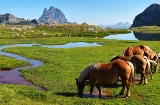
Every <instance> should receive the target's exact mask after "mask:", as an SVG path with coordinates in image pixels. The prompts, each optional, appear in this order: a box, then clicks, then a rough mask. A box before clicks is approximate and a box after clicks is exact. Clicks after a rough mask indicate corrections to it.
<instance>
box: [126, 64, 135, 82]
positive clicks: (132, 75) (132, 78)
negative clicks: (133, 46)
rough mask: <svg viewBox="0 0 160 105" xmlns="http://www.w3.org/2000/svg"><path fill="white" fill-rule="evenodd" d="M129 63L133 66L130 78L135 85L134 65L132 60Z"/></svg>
mask: <svg viewBox="0 0 160 105" xmlns="http://www.w3.org/2000/svg"><path fill="white" fill-rule="evenodd" d="M127 63H128V65H129V66H130V67H131V73H130V76H129V80H130V81H131V82H132V84H133V85H134V84H135V79H134V66H133V64H132V63H131V62H128V61H127Z"/></svg>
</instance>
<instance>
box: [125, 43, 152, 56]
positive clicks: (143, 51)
mask: <svg viewBox="0 0 160 105" xmlns="http://www.w3.org/2000/svg"><path fill="white" fill-rule="evenodd" d="M150 51H152V50H151V49H150V48H149V47H148V46H145V45H138V46H134V47H131V46H130V47H128V48H127V49H126V50H124V52H123V54H122V55H123V56H131V55H141V56H144V55H145V56H147V55H148V53H149V52H150Z"/></svg>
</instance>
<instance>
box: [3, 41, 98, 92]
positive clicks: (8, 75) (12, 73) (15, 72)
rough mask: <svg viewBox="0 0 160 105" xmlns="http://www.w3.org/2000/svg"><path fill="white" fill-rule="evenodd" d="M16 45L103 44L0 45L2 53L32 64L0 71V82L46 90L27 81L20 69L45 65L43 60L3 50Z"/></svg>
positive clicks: (67, 46) (87, 44) (72, 45)
mask: <svg viewBox="0 0 160 105" xmlns="http://www.w3.org/2000/svg"><path fill="white" fill-rule="evenodd" d="M14 46H24V47H32V46H39V47H48V48H74V47H87V46H101V45H100V44H97V43H86V42H74V43H73V42H71V43H67V44H63V45H41V44H13V45H4V46H1V47H0V55H5V56H9V57H14V58H16V59H18V60H24V61H27V62H29V63H30V64H31V65H27V66H24V67H19V68H15V69H12V70H9V71H0V84H25V85H29V86H33V87H36V88H37V89H38V90H41V91H46V89H45V88H43V87H39V86H36V85H34V84H33V83H32V82H29V81H26V80H25V79H24V78H23V77H22V76H21V73H20V72H19V70H23V69H29V68H35V67H38V66H41V65H43V63H42V62H41V61H38V60H33V59H29V58H25V57H22V56H19V55H16V54H12V53H6V52H3V51H2V50H3V49H5V48H9V47H14Z"/></svg>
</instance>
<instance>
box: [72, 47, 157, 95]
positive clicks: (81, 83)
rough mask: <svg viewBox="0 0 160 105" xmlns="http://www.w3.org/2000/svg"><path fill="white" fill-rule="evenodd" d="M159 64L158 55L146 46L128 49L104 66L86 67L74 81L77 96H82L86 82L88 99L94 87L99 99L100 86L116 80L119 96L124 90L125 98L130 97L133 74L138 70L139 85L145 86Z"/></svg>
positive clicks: (133, 82)
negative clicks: (88, 89) (120, 85)
mask: <svg viewBox="0 0 160 105" xmlns="http://www.w3.org/2000/svg"><path fill="white" fill-rule="evenodd" d="M158 63H160V53H156V52H154V51H153V50H151V49H150V48H149V47H148V46H146V45H138V46H134V47H131V46H130V47H128V48H127V49H126V50H124V52H123V55H122V56H120V55H117V56H115V57H113V58H112V59H111V60H110V62H109V63H106V64H99V63H96V64H91V65H89V66H87V67H86V68H85V69H84V70H83V71H82V73H81V74H80V76H79V77H78V78H75V79H76V85H77V91H78V96H83V89H84V87H85V85H86V81H87V80H88V81H89V84H90V97H92V92H93V88H94V87H95V86H96V88H97V89H98V92H99V98H101V97H102V91H101V88H100V84H112V83H114V82H116V81H117V80H119V79H120V80H121V82H122V90H121V91H120V93H119V95H124V91H125V88H127V92H126V95H125V97H126V98H127V97H130V95H131V94H130V82H131V83H132V84H133V85H134V84H135V72H136V71H137V70H139V72H140V74H141V78H140V82H139V84H143V80H144V84H145V85H146V84H147V77H148V75H149V74H150V75H151V78H152V73H156V72H157V70H158Z"/></svg>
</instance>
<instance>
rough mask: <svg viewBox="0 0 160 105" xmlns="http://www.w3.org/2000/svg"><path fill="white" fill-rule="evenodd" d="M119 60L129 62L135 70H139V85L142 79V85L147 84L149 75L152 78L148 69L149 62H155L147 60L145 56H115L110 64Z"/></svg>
mask: <svg viewBox="0 0 160 105" xmlns="http://www.w3.org/2000/svg"><path fill="white" fill-rule="evenodd" d="M117 59H121V60H125V61H130V62H131V63H132V64H133V66H134V69H135V70H140V73H141V79H140V82H139V84H142V82H143V79H144V84H145V85H146V84H147V76H148V74H149V73H150V74H151V78H152V72H151V69H150V62H153V63H156V62H155V61H152V60H149V59H148V58H147V57H146V56H141V55H133V56H120V55H118V56H115V57H113V58H112V59H111V60H110V62H112V61H114V60H117Z"/></svg>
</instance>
